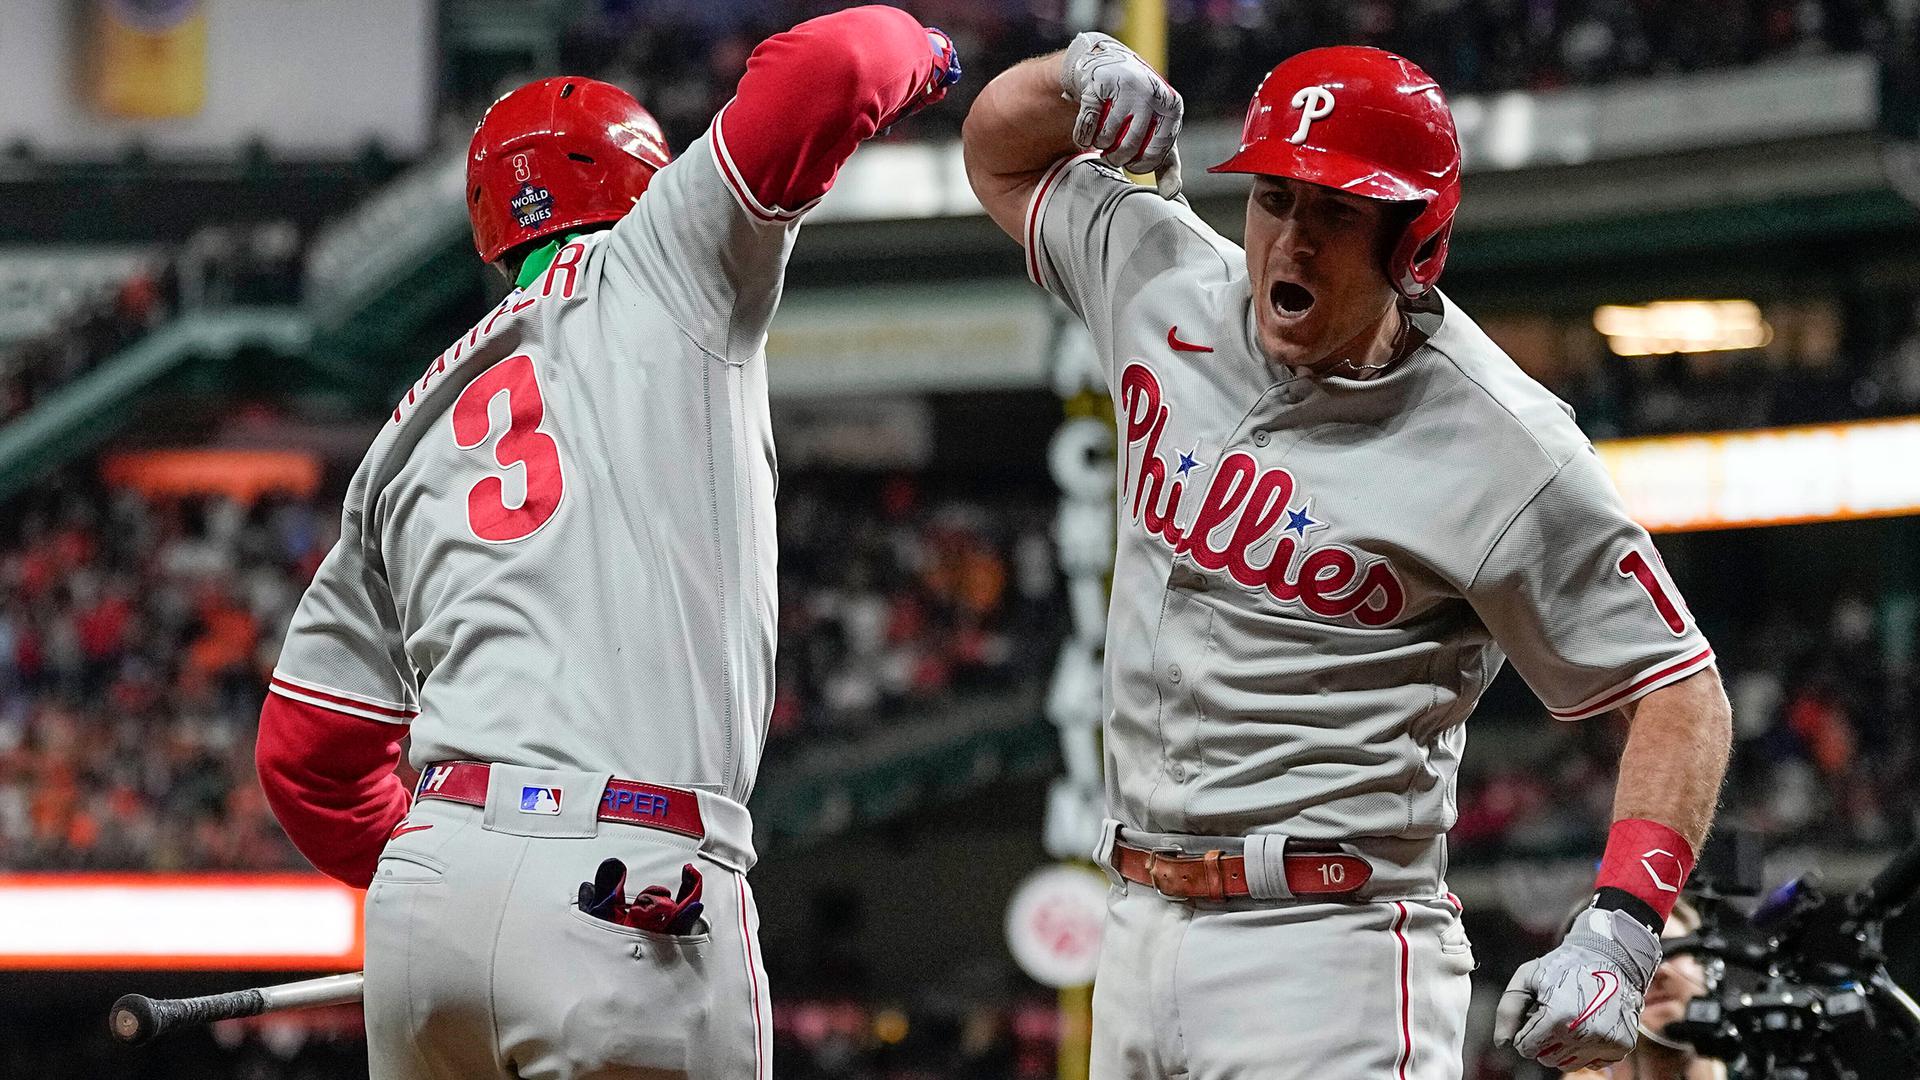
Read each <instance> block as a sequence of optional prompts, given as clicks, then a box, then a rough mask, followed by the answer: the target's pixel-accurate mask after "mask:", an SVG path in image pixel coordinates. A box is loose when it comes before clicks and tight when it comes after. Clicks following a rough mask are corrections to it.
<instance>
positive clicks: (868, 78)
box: [713, 5, 935, 221]
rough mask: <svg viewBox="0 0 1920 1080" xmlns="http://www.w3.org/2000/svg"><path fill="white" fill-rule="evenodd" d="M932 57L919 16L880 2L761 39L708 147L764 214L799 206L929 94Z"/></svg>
mask: <svg viewBox="0 0 1920 1080" xmlns="http://www.w3.org/2000/svg"><path fill="white" fill-rule="evenodd" d="M934 59H935V58H934V54H933V50H932V49H931V48H930V47H929V46H928V42H927V32H926V30H925V28H923V27H922V26H921V25H920V23H919V20H917V19H915V18H914V17H913V16H911V15H908V14H907V13H906V12H904V11H901V10H899V9H898V8H890V7H882V6H878V5H875V6H869V7H857V8H849V9H846V10H844V11H836V12H834V13H832V14H830V15H822V16H821V17H819V18H817V19H809V20H807V21H806V22H803V23H801V24H800V25H799V26H796V27H794V28H793V29H791V30H787V31H785V32H782V33H778V34H775V35H773V36H772V37H770V38H768V39H767V40H765V41H763V42H761V43H760V46H759V48H756V49H755V50H753V55H752V56H750V57H748V58H747V73H746V74H745V75H743V76H741V79H740V85H739V87H738V88H737V89H736V90H735V91H734V98H733V100H732V101H730V102H728V103H727V106H726V107H725V108H724V109H722V110H721V111H720V117H718V118H716V119H715V121H714V124H713V149H714V157H715V158H716V159H717V160H718V161H719V163H720V172H721V175H722V176H724V177H726V180H727V185H728V186H729V187H730V188H732V189H733V193H734V196H735V197H736V198H737V199H739V201H740V204H741V206H742V207H744V208H745V209H746V210H747V211H748V212H749V213H751V214H752V215H753V216H754V217H756V218H759V219H760V220H762V221H791V220H792V219H794V218H796V217H799V216H800V215H801V214H803V213H805V212H806V211H807V209H808V208H809V207H811V206H812V205H813V204H814V203H816V202H818V201H819V200H820V197H821V196H823V195H825V194H826V193H827V189H829V188H831V187H832V186H833V182H834V179H835V178H836V177H837V176H838V175H839V174H840V167H841V166H842V165H844V164H846V162H847V159H848V158H850V157H852V156H853V152H854V150H855V149H856V148H858V147H859V145H860V144H861V143H863V142H865V141H866V140H868V139H870V138H872V137H873V135H874V133H875V132H877V131H879V130H880V129H881V128H882V127H885V126H886V125H888V124H890V123H892V122H893V121H895V120H898V119H899V118H900V117H901V116H903V115H905V114H906V113H907V112H908V111H910V110H911V109H913V108H914V107H915V106H916V105H918V104H920V103H922V102H923V101H927V100H931V99H930V97H929V94H930V93H932V92H933V84H934V82H935V79H934V74H935V64H934ZM722 121H724V122H725V126H726V130H725V132H724V133H723V132H722V131H721V123H722ZM784 207H797V208H798V209H793V210H788V209H783V208H784Z"/></svg>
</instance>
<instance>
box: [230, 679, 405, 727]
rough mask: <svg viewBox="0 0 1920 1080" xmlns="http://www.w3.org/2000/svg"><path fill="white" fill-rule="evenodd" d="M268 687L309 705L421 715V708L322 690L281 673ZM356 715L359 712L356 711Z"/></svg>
mask: <svg viewBox="0 0 1920 1080" xmlns="http://www.w3.org/2000/svg"><path fill="white" fill-rule="evenodd" d="M267 689H268V690H271V691H272V692H274V693H276V694H284V695H286V696H287V697H291V698H293V699H294V700H295V701H300V702H303V703H305V704H308V705H319V706H321V707H322V708H324V707H326V706H328V705H335V706H344V707H347V708H350V709H356V710H358V709H364V710H366V711H367V712H371V713H379V714H380V715H381V716H391V717H393V718H394V719H395V720H411V719H413V718H414V717H416V716H419V715H420V710H418V709H410V708H407V707H405V706H396V705H393V704H390V703H388V702H384V701H377V700H374V699H372V698H364V697H357V696H354V695H350V694H343V693H341V692H339V691H337V690H321V689H319V688H317V687H313V686H302V685H301V684H299V683H296V682H293V681H292V680H290V679H287V678H286V677H284V676H282V675H279V674H275V675H274V676H273V678H272V679H271V680H269V682H268V684H267ZM355 715H358V714H357V713H356V714H355Z"/></svg>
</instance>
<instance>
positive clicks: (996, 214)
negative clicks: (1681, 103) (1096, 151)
mask: <svg viewBox="0 0 1920 1080" xmlns="http://www.w3.org/2000/svg"><path fill="white" fill-rule="evenodd" d="M1064 55H1065V54H1064V53H1057V52H1055V53H1048V54H1047V55H1045V56H1040V57H1035V58H1034V59H1032V60H1026V61H1022V62H1021V63H1018V64H1015V65H1014V66H1012V67H1010V68H1008V69H1007V70H1005V71H1003V72H1001V73H1000V74H999V76H998V77H996V78H995V79H994V80H993V81H992V82H990V83H988V84H987V87H986V89H984V90H982V91H981V92H980V96H979V97H978V98H975V99H974V102H973V108H972V109H971V110H969V111H968V113H967V120H966V124H965V126H964V127H963V128H962V129H961V133H960V145H961V148H962V150H963V152H964V154H965V156H966V163H967V180H968V181H969V182H970V183H972V185H973V191H974V194H975V195H976V196H978V197H979V199H980V203H981V205H982V206H985V207H986V209H987V213H988V214H989V215H991V216H992V217H993V220H994V221H995V222H996V223H997V224H999V226H1000V227H1001V228H1002V229H1005V230H1006V231H1007V233H1008V235H1010V236H1012V237H1014V238H1015V239H1019V238H1020V235H1021V221H1020V217H1021V215H1022V214H1023V213H1024V212H1025V209H1026V196H1027V194H1028V193H1030V192H1031V191H1032V188H1033V185H1034V183H1035V182H1036V181H1037V180H1038V179H1039V178H1040V174H1041V173H1043V172H1045V171H1046V170H1047V166H1049V165H1052V164H1053V163H1054V162H1056V161H1058V160H1060V159H1061V158H1063V157H1066V156H1068V155H1070V154H1073V153H1076V152H1078V150H1079V147H1077V146H1075V145H1074V142H1073V123H1074V118H1075V117H1076V116H1077V115H1078V113H1079V106H1078V105H1077V104H1076V103H1074V102H1071V101H1068V100H1067V99H1066V98H1065V97H1064V96H1063V95H1062V94H1061V92H1060V66H1061V63H1062V61H1063V57H1064Z"/></svg>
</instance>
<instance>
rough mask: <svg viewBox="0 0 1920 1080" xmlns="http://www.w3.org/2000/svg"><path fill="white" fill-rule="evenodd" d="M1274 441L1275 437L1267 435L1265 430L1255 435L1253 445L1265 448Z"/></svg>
mask: <svg viewBox="0 0 1920 1080" xmlns="http://www.w3.org/2000/svg"><path fill="white" fill-rule="evenodd" d="M1288 404H1292V402H1288ZM1272 441H1273V436H1271V435H1269V434H1267V433H1266V432H1265V431H1264V430H1262V431H1256V432H1254V433H1253V445H1255V446H1265V445H1267V444H1268V443H1270V442H1272Z"/></svg>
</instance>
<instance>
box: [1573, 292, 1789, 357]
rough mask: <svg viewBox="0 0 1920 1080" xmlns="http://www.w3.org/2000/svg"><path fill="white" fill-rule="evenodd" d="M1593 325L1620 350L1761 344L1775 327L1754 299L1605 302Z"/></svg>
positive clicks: (1657, 352) (1658, 352)
mask: <svg viewBox="0 0 1920 1080" xmlns="http://www.w3.org/2000/svg"><path fill="white" fill-rule="evenodd" d="M1593 328H1594V329H1595V330H1598V331H1600V332H1601V333H1602V334H1605V335H1606V338H1607V346H1608V347H1609V348H1611V349H1612V350H1613V351H1614V353H1615V354H1616V355H1619V356H1666V355H1668V354H1671V353H1707V352H1729V351H1733V350H1737V349H1758V348H1760V347H1761V346H1763V345H1765V344H1766V343H1767V342H1769V341H1772V340H1773V327H1771V326H1768V325H1767V321H1766V320H1765V319H1763V318H1761V317H1760V306H1759V305H1758V304H1755V303H1754V302H1753V301H1751V300H1658V301H1655V302H1654V303H1651V304H1638V305H1626V304H1606V305H1603V306H1601V307H1598V308H1595V309H1594V312H1593Z"/></svg>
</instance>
